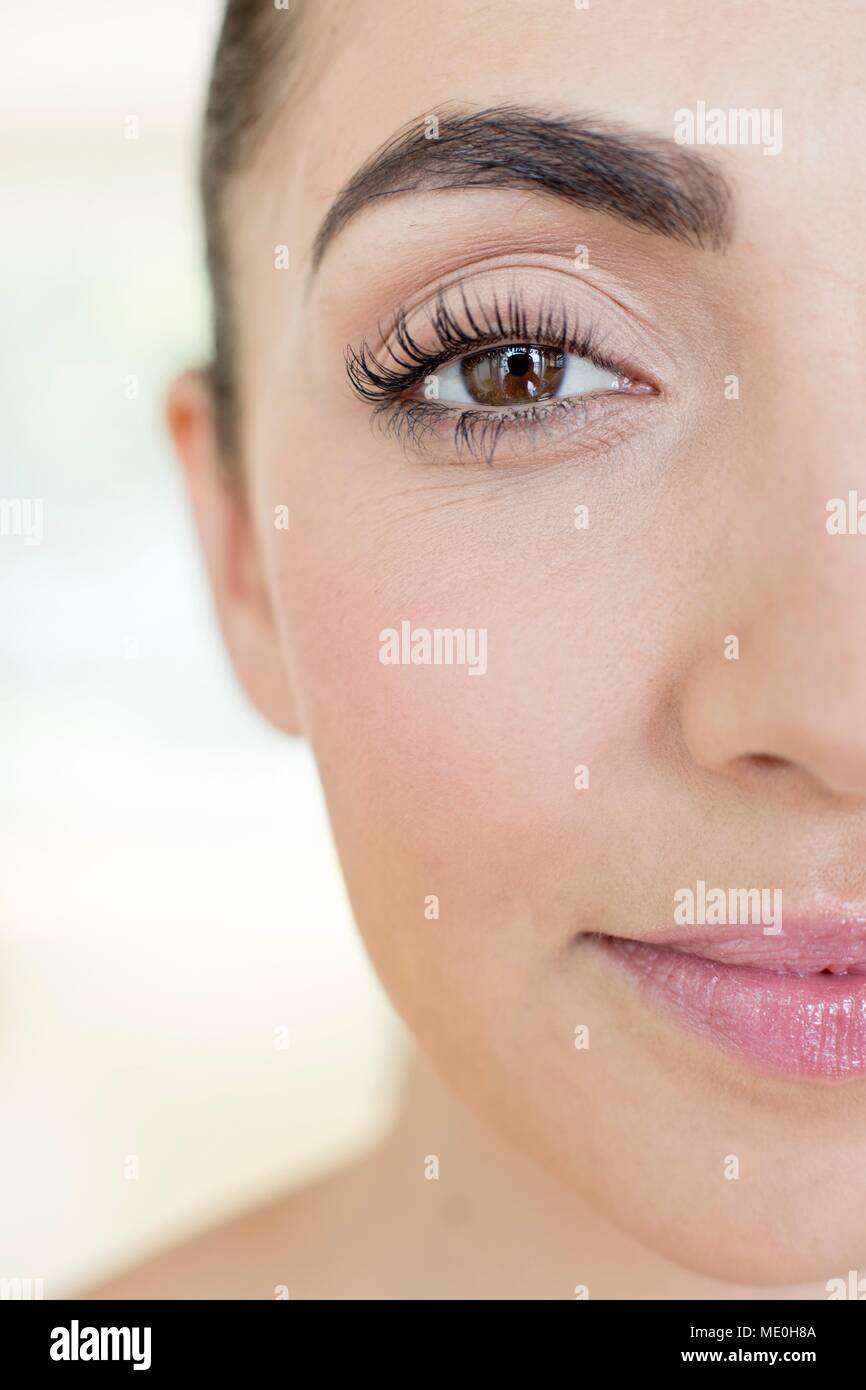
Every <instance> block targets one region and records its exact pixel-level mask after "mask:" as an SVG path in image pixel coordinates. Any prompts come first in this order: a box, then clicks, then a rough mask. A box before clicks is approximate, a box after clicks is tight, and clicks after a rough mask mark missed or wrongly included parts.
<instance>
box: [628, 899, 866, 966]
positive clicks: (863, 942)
mask: <svg viewBox="0 0 866 1390" xmlns="http://www.w3.org/2000/svg"><path fill="white" fill-rule="evenodd" d="M632 940H637V941H639V942H640V944H642V945H644V946H656V947H660V948H667V949H673V950H677V951H681V952H684V953H686V954H688V955H695V956H702V957H703V958H704V959H705V960H712V961H718V962H719V963H720V964H722V965H739V966H749V967H752V968H753V969H756V970H766V971H769V972H772V973H778V974H792V975H819V974H821V973H822V972H830V973H832V974H834V975H844V974H853V975H866V913H864V915H863V916H858V917H856V918H845V919H844V920H843V919H833V920H831V919H828V918H823V917H822V918H818V919H809V918H805V917H799V918H792V919H790V920H789V919H787V918H785V919H783V921H782V930H781V932H779V933H778V934H776V935H767V934H765V932H764V929H763V927H762V926H760V925H755V926H749V925H742V924H739V925H731V926H706V925H700V926H694V927H682V926H677V927H669V928H666V929H665V930H663V931H660V932H652V933H651V934H647V935H645V936H641V937H640V938H632Z"/></svg>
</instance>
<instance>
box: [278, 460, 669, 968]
mask: <svg viewBox="0 0 866 1390" xmlns="http://www.w3.org/2000/svg"><path fill="white" fill-rule="evenodd" d="M454 487H455V483H454V482H453V481H452V482H450V483H449V485H448V489H447V495H448V496H449V497H453V490H454ZM466 487H467V489H468V490H469V491H468V494H467V498H466V501H465V502H464V500H463V499H462V498H461V499H460V500H459V501H458V502H457V503H456V504H455V505H451V506H450V507H445V506H441V505H437V506H432V507H431V504H430V500H429V498H428V497H426V496H423V495H422V496H414V497H411V498H409V499H408V500H407V499H406V498H405V496H404V497H403V498H402V499H401V501H400V503H399V505H394V504H389V503H388V502H387V501H385V502H383V501H382V499H379V502H378V506H377V507H376V506H374V505H373V504H369V509H368V510H365V506H367V504H364V503H363V502H357V501H356V500H355V499H351V501H352V505H351V506H347V499H346V495H345V492H344V493H343V494H342V501H341V504H338V503H337V499H336V498H335V497H331V498H330V499H329V503H330V505H329V506H328V507H322V506H321V505H319V506H317V507H316V510H315V512H312V511H307V512H305V513H304V514H303V519H302V521H299V524H298V525H296V526H295V527H294V529H293V531H292V532H291V533H290V538H291V540H290V544H284V543H283V541H282V539H281V538H279V537H277V538H275V540H274V542H273V550H272V574H273V584H274V590H275V593H276V595H277V605H278V612H279V618H280V623H281V627H282V630H283V639H284V641H285V643H286V646H287V648H288V650H289V653H290V658H291V664H292V667H293V673H294V677H295V681H296V684H297V686H298V689H299V692H300V698H301V704H302V707H303V713H304V719H305V724H306V728H307V731H308V733H309V736H310V739H311V741H312V743H313V746H314V751H315V754H316V758H317V761H318V764H319V768H320V772H321V776H322V780H323V784H324V788H325V793H326V796H327V799H328V804H329V809H330V812H331V818H332V823H333V827H334V833H335V837H336V840H337V844H338V848H339V851H340V856H341V860H342V863H343V867H344V871H345V873H346V877H347V881H348V885H349V889H350V893H351V895H352V899H353V905H354V908H355V911H356V915H357V917H358V921H359V925H360V927H361V929H362V931H363V932H364V934H365V936H367V938H368V940H369V938H370V937H371V936H373V937H374V938H377V939H378V940H379V942H380V943H381V946H382V949H383V950H384V949H385V944H386V941H387V949H389V950H392V951H396V950H399V952H400V954H401V955H403V954H405V953H408V952H411V951H414V950H420V949H422V948H421V946H420V944H419V943H418V942H417V938H416V934H415V933H414V932H411V931H407V930H406V928H405V924H407V923H411V922H414V921H416V920H423V915H422V914H423V905H424V900H425V898H426V897H428V896H429V895H433V894H435V895H437V896H438V897H439V898H440V903H441V904H443V908H442V911H443V920H444V904H445V903H446V902H447V904H448V923H449V928H445V927H444V926H443V929H442V930H446V929H451V930H454V932H455V933H461V932H462V933H463V934H464V935H465V934H466V933H467V932H469V933H470V934H471V929H472V928H473V926H479V927H480V925H481V924H483V923H485V922H488V921H496V922H498V924H499V927H498V931H499V940H500V948H501V943H502V939H503V937H504V936H505V935H506V933H507V930H508V928H507V922H508V920H509V918H510V916H512V915H513V914H515V913H519V912H521V911H523V910H525V909H526V908H527V906H531V907H533V908H534V909H535V910H537V909H538V908H539V904H544V905H545V906H546V907H548V908H549V907H550V905H551V904H553V903H555V902H557V901H558V900H559V899H562V901H563V904H564V906H563V911H572V912H573V910H574V902H575V896H576V889H578V888H579V886H580V885H581V883H586V882H587V881H588V882H589V883H590V884H594V883H596V882H598V880H599V876H600V875H599V868H600V865H601V861H602V860H603V858H604V857H605V855H606V854H608V853H609V850H608V848H607V840H608V838H609V836H608V835H607V834H606V833H605V834H603V833H602V820H600V817H599V808H600V806H601V807H603V806H607V805H611V806H613V805H614V804H615V803H616V800H617V798H619V799H620V801H622V800H627V798H624V797H623V783H624V779H626V778H627V776H628V775H629V774H628V768H629V767H630V766H631V765H633V762H634V759H633V758H632V757H631V753H632V752H633V747H630V744H633V741H634V739H636V738H639V737H640V729H641V727H642V723H643V719H644V711H643V710H642V708H641V707H642V705H643V704H644V703H645V701H646V690H647V681H646V677H647V668H646V652H645V651H644V650H643V647H642V644H641V643H640V642H639V641H637V640H636V637H637V634H636V633H634V632H633V631H632V628H633V626H634V625H635V624H637V623H639V622H640V621H641V608H642V605H641V604H640V603H639V602H637V601H636V599H635V595H634V593H633V591H632V589H631V587H630V583H629V576H628V567H627V566H625V567H624V566H623V565H622V563H621V561H620V560H619V558H618V557H616V556H612V555H610V554H608V555H604V554H601V553H599V552H598V551H596V552H595V553H592V552H591V551H590V544H591V543H590V542H588V540H587V537H586V534H585V533H584V534H583V535H582V536H581V535H579V536H576V537H575V536H574V535H573V531H574V528H573V521H572V515H573V507H572V506H571V499H570V498H569V497H568V495H567V493H566V494H563V493H562V492H555V491H554V490H552V489H549V490H548V491H546V492H545V491H544V490H542V492H541V494H540V497H539V499H538V501H537V503H536V510H535V514H534V515H533V516H532V522H533V525H534V529H535V531H536V533H539V532H540V535H541V539H539V538H538V535H537V534H536V535H535V536H531V535H528V534H527V529H528V521H527V517H526V515H525V514H523V513H521V511H520V509H519V508H516V507H514V506H512V505H511V504H509V503H507V502H504V501H503V500H502V494H501V493H499V494H497V498H496V500H495V501H492V502H491V505H490V507H489V508H485V507H484V506H483V505H482V503H481V501H479V500H477V498H478V497H483V496H484V495H485V494H484V493H483V490H482V488H481V486H480V485H479V484H478V483H477V482H473V481H472V480H467V482H466ZM473 489H474V495H475V497H476V500H472V496H473ZM522 496H523V498H524V499H527V498H529V497H530V494H529V492H528V491H527V490H526V489H523V491H522ZM437 501H438V496H437ZM306 505H307V506H308V507H310V506H312V504H311V503H307V504H306ZM383 512H387V513H388V515H387V521H383V519H382V513H383ZM569 527H570V530H571V532H572V534H570V533H569V529H568V528H569ZM545 533H549V534H548V538H547V539H544V536H545ZM334 537H339V542H337V541H335V540H334ZM323 538H324V539H323ZM581 547H582V549H581ZM643 616H644V618H645V613H644V614H643ZM404 623H408V624H410V644H409V651H408V654H410V655H411V653H412V650H413V647H412V640H411V639H412V638H414V639H415V640H417V639H418V635H419V633H422V634H423V633H425V632H426V633H429V634H431V635H432V637H433V639H434V640H435V633H436V630H437V629H439V630H440V631H441V630H443V629H448V630H451V631H458V632H463V633H465V634H466V643H467V647H466V650H467V657H468V661H467V664H464V665H460V664H454V665H448V664H443V665H435V664H431V665H427V664H402V658H403V656H404V655H406V654H407V650H406V648H405V646H404V638H403V624H404ZM387 630H390V631H393V632H394V633H395V634H396V635H397V639H398V640H397V646H396V649H395V650H394V651H386V652H385V653H384V654H386V655H389V656H397V657H398V658H400V660H398V662H397V664H383V661H382V659H381V657H382V655H383V641H382V637H381V634H382V633H383V632H385V631H387ZM472 634H474V638H473V635H472ZM482 634H483V635H482ZM422 640H423V638H422ZM473 644H474V645H473ZM414 650H415V652H416V654H417V651H418V649H417V647H416V648H414ZM481 652H484V654H485V657H486V669H485V670H484V671H483V674H482V673H480V667H481V665H482V664H483V663H482V662H480V661H479V660H478V659H477V658H478V657H479V654H480V653H481ZM422 654H423V653H422ZM458 654H459V645H458ZM473 654H474V656H475V658H476V662H475V664H476V666H477V667H478V668H479V673H478V674H472V673H470V664H469V662H470V661H471V660H472V657H473ZM624 731H626V735H627V736H626V737H624ZM578 767H586V768H587V769H588V773H587V774H583V773H577V769H578ZM602 768H603V769H604V777H603V778H602V777H601V776H599V777H598V786H597V787H596V786H595V785H594V784H592V777H593V769H596V771H597V772H598V770H599V769H602ZM586 776H588V777H589V780H590V783H591V785H592V794H591V796H590V794H589V793H588V792H587V791H586V790H585V789H584V788H583V786H580V787H576V785H575V782H576V780H577V781H579V782H581V783H582V782H583V781H584V780H585V777H586ZM609 872H610V871H609V869H608V870H607V872H606V875H605V876H609ZM569 900H570V906H569ZM548 915H549V916H550V914H548ZM559 916H561V913H554V914H553V915H552V916H551V917H550V920H551V927H550V930H551V933H552V934H555V933H558V932H559V931H560V923H559V920H558V918H559ZM401 936H402V937H403V940H402V941H401ZM370 944H371V947H372V948H373V949H374V950H375V942H374V941H371V942H370ZM454 947H455V950H456V952H457V955H458V956H459V954H460V952H461V950H462V949H463V946H462V941H461V940H455V942H454ZM491 968H493V967H492V966H491Z"/></svg>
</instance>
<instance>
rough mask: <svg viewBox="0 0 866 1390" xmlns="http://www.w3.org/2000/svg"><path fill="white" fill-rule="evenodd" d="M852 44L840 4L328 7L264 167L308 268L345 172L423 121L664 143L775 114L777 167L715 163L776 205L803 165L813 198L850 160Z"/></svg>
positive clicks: (856, 37)
mask: <svg viewBox="0 0 866 1390" xmlns="http://www.w3.org/2000/svg"><path fill="white" fill-rule="evenodd" d="M698 11H699V14H698ZM864 44H866V7H863V8H862V9H861V7H852V6H850V5H847V4H846V3H845V0H829V3H827V4H825V5H822V6H815V5H814V4H812V3H811V0H777V3H774V4H773V5H772V6H761V5H752V4H739V5H738V4H734V5H731V4H714V3H703V4H701V5H700V6H696V5H695V4H694V0H660V3H654V4H653V5H652V6H651V7H648V6H647V4H646V0H606V2H605V3H603V2H602V0H589V5H588V8H586V9H582V8H578V6H577V5H576V4H575V3H573V0H546V3H544V4H535V5H528V4H526V3H525V0H437V3H436V4H430V3H428V0H373V2H372V3H369V4H363V5H362V4H349V3H345V0H337V3H328V4H326V5H324V6H323V7H315V8H313V7H311V9H310V11H309V13H308V14H306V15H305V24H304V41H303V48H302V51H301V53H300V55H299V63H300V68H301V81H300V84H299V86H298V88H297V94H296V96H295V98H294V99H293V100H292V101H291V103H290V104H289V106H288V107H287V108H286V110H285V111H284V112H282V113H280V115H279V117H278V120H277V123H276V126H275V129H274V132H273V139H272V141H271V142H269V153H270V155H271V158H269V159H268V160H267V166H268V170H269V173H270V176H271V177H272V178H276V179H277V180H278V181H279V182H280V183H281V184H282V185H283V187H284V188H285V189H286V190H287V194H288V198H289V202H290V207H291V223H292V230H293V236H294V238H295V240H296V242H297V248H298V251H299V252H300V253H301V254H306V253H307V252H308V250H309V248H310V247H311V245H312V243H313V241H314V239H315V236H316V232H317V230H318V228H319V226H320V225H321V222H322V220H323V219H324V217H325V216H326V214H327V211H328V209H329V207H330V205H331V203H332V202H333V200H334V198H335V197H336V195H337V193H338V192H339V190H340V188H341V187H342V186H343V185H344V184H345V183H346V182H347V180H348V179H350V178H351V176H352V175H353V174H354V172H355V171H356V170H357V169H358V168H359V167H360V166H361V165H362V164H363V163H364V162H365V160H367V159H368V158H369V157H370V156H371V155H372V154H373V153H374V152H375V151H376V150H377V149H379V148H380V147H381V146H382V145H383V144H385V143H386V142H387V141H388V140H389V139H391V138H392V136H393V135H394V133H395V132H396V131H397V130H399V129H401V128H402V127H404V126H405V125H406V124H407V123H411V122H413V121H417V122H418V123H419V124H420V123H423V120H424V117H425V116H426V115H428V114H430V113H435V112H437V111H440V110H442V109H444V108H448V107H455V106H456V107H458V108H462V109H466V108H484V107H486V106H490V105H497V104H500V103H503V102H518V103H520V104H521V105H525V106H527V107H532V108H535V109H536V110H543V111H550V112H552V113H556V114H559V113H563V114H568V115H576V114H580V115H585V114H589V115H595V114H597V115H600V116H602V117H605V118H612V119H614V120H617V121H622V122H625V123H627V124H630V125H634V126H635V127H637V128H638V129H641V130H645V131H648V132H652V133H654V134H657V135H660V136H663V137H672V135H673V133H674V128H675V117H676V113H677V111H678V110H681V109H684V108H685V109H694V108H696V106H697V104H698V102H701V101H702V102H703V103H704V104H705V105H706V106H708V107H719V106H722V107H725V108H730V107H748V108H766V109H774V108H778V109H780V110H781V111H782V113H783V117H784V121H785V139H786V142H789V143H788V148H787V149H786V156H785V157H784V158H783V159H781V160H771V159H767V158H764V159H761V152H760V151H756V150H754V149H750V150H731V149H722V150H719V151H718V152H717V153H718V156H719V158H720V161H721V162H722V163H723V164H725V165H731V166H733V168H734V169H735V171H736V175H737V177H738V178H740V179H742V180H743V181H744V183H745V186H746V187H747V188H748V186H749V184H750V183H751V182H754V183H755V184H756V186H757V189H758V190H760V189H761V188H765V189H767V190H768V191H769V193H770V195H771V196H773V197H775V196H776V192H777V187H778V185H779V182H780V180H782V179H783V178H784V176H785V171H786V170H787V171H789V173H790V171H792V169H793V168H794V166H795V165H796V166H797V167H798V169H799V173H800V174H802V173H803V172H804V168H803V162H804V160H808V161H809V162H810V163H809V172H810V175H811V176H812V177H813V178H814V179H815V180H816V181H817V182H818V183H819V184H820V183H821V182H824V181H826V179H827V178H829V176H830V174H831V172H832V171H833V170H835V169H836V168H837V167H838V164H839V160H840V155H841V152H842V151H843V150H844V149H845V148H846V147H850V146H851V144H852V142H851V140H850V132H851V131H852V130H854V129H856V128H857V111H856V107H857V104H858V101H859V76H858V73H859V70H860V67H861V62H862V56H863V53H864ZM805 54H808V55H809V66H808V73H807V74H805V77H806V78H807V80H804V70H803V61H804V55H805ZM831 96H832V100H831ZM714 153H716V152H714ZM828 153H829V154H831V155H832V159H831V161H830V166H829V167H828V165H827V154H828ZM774 185H775V186H774ZM816 191H818V192H820V191H821V190H820V189H818V190H816Z"/></svg>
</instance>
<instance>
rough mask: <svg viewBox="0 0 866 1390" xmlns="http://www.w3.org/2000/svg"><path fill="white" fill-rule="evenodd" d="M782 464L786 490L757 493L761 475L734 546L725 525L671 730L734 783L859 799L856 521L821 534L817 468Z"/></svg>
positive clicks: (865, 749)
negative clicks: (708, 608)
mask: <svg viewBox="0 0 866 1390" xmlns="http://www.w3.org/2000/svg"><path fill="white" fill-rule="evenodd" d="M861 437H862V436H861ZM786 442H787V443H788V444H789V445H792V444H793V441H791V440H790V439H789V440H788V441H786ZM810 443H811V444H812V447H813V448H814V441H810ZM847 448H848V451H849V455H850V453H851V451H852V443H851V440H850V439H849V440H848V441H847ZM810 452H811V451H810ZM813 457H814V455H813ZM787 459H788V460H789V467H788V478H789V486H788V487H787V489H785V488H781V489H780V488H779V486H778V474H776V475H775V476H776V482H775V484H773V485H771V486H769V487H767V486H766V482H767V474H769V476H771V477H772V476H773V471H774V470H773V469H772V468H769V469H767V470H766V473H765V483H764V486H763V488H762V492H763V496H762V497H761V499H760V501H759V499H756V498H755V497H754V495H753V496H752V497H750V499H749V502H750V504H751V505H753V506H755V507H756V508H757V514H758V515H759V516H761V517H763V518H764V523H763V524H762V525H761V524H759V525H758V526H755V525H752V524H749V525H747V526H741V527H740V542H739V544H738V543H737V529H736V526H734V527H733V528H732V529H733V539H732V543H731V544H732V548H731V552H730V554H729V559H728V564H727V565H726V566H724V567H723V571H724V572H723V573H722V574H721V575H720V576H718V575H717V579H716V581H715V584H714V587H715V592H716V595H717V600H716V603H715V604H714V606H713V607H714V611H713V614H712V618H711V620H710V621H709V622H708V623H707V624H706V626H705V633H704V634H703V635H702V636H701V638H700V641H699V643H698V644H697V645H696V649H694V650H693V654H692V658H691V664H690V666H689V667H688V670H687V674H686V676H685V678H684V680H683V683H682V685H681V709H680V718H681V725H682V732H683V736H684V739H685V743H686V745H687V748H688V751H689V753H690V755H691V758H692V759H693V760H694V762H695V763H697V764H698V765H700V766H701V767H703V768H705V769H708V770H711V771H712V772H714V773H715V774H718V775H724V776H726V777H730V778H734V779H736V780H739V781H741V782H742V781H743V780H747V781H749V780H751V781H753V780H754V779H755V778H756V777H757V776H758V775H759V774H760V773H764V774H766V772H767V770H768V769H774V770H776V771H777V772H778V771H779V770H780V769H785V770H786V772H787V774H788V780H789V781H790V780H791V779H796V780H798V781H799V782H800V783H802V784H803V785H804V786H808V788H809V789H810V790H811V792H812V793H815V792H816V791H819V792H820V793H822V794H824V795H826V796H833V797H845V798H860V797H866V534H864V535H861V534H859V532H858V531H857V530H856V517H853V518H852V525H853V528H854V529H853V533H849V532H848V531H847V529H846V532H845V533H844V534H836V533H835V532H834V531H832V530H828V524H827V523H828V520H829V519H830V516H829V514H828V511H827V507H828V502H829V500H830V499H829V498H828V491H830V489H828V487H827V481H826V471H827V470H826V465H825V466H824V468H823V469H822V468H818V467H813V468H812V469H811V470H809V468H808V461H804V460H803V459H802V452H801V454H800V459H799V460H798V458H797V453H796V451H795V450H793V449H792V450H791V452H788V453H787ZM800 462H803V467H802V468H799V463H800ZM798 470H799V471H798ZM857 471H861V477H860V480H859V481H860V496H861V497H863V498H866V476H864V474H863V472H862V470H858V469H857V468H856V467H855V466H854V464H853V460H852V459H851V458H850V457H849V464H848V466H847V467H845V468H844V469H840V470H839V472H840V473H841V474H842V475H843V477H844V482H843V483H840V484H839V485H838V486H837V487H836V488H835V489H834V490H835V492H837V493H838V495H839V497H840V499H843V500H844V501H845V503H846V506H847V504H848V501H849V499H848V491H849V485H851V484H852V479H856V473H857ZM822 472H824V474H825V476H824V478H823V479H822V478H821V473H822ZM808 474H810V476H809V477H808V479H807V480H806V481H805V482H804V481H803V480H804V478H806V477H807V475H808ZM837 476H838V475H837ZM793 477H798V478H799V482H798V483H796V484H795V483H792V482H791V481H790V480H791V479H792V478H793ZM864 512H866V507H864ZM711 628H712V629H713V631H712V636H711V637H709V636H707V635H706V634H707V633H709V631H710V629H711ZM726 639H727V640H726Z"/></svg>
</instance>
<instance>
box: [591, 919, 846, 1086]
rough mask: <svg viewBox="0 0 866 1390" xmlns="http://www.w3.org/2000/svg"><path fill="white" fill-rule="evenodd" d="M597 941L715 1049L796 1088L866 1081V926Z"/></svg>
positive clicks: (830, 924)
mask: <svg viewBox="0 0 866 1390" xmlns="http://www.w3.org/2000/svg"><path fill="white" fill-rule="evenodd" d="M685 930H686V932H688V935H686V934H685V933H684V929H683V928H682V927H678V928H677V929H676V930H675V931H668V932H664V933H658V934H654V935H653V936H652V937H651V938H644V939H641V940H636V939H633V938H630V937H610V936H604V937H602V936H596V937H595V938H594V940H595V941H596V942H597V943H598V945H599V946H600V947H601V949H602V950H604V952H605V953H606V955H607V956H608V957H609V958H613V959H614V960H615V961H616V962H617V964H618V965H619V966H620V967H621V968H622V969H623V970H625V971H626V972H627V973H628V974H629V975H630V976H631V978H632V979H633V980H634V981H635V982H636V984H637V985H638V987H639V989H640V991H641V993H642V994H643V995H644V997H645V998H647V999H648V1000H649V1001H650V1002H652V1003H654V1004H655V1005H656V1006H658V1007H659V1008H660V1009H662V1011H663V1012H665V1013H667V1014H668V1015H670V1016H672V1017H674V1018H675V1019H677V1020H678V1021H679V1022H680V1023H682V1024H684V1025H685V1026H686V1027H687V1028H688V1029H690V1030H691V1031H692V1032H694V1033H696V1034H698V1036H700V1037H701V1038H703V1039H704V1040H705V1041H708V1042H712V1043H714V1044H715V1045H716V1046H717V1047H719V1048H721V1049H722V1050H723V1051H725V1052H727V1053H729V1054H734V1055H736V1056H737V1057H739V1058H740V1059H741V1060H742V1061H745V1062H747V1063H750V1064H752V1065H753V1066H755V1067H757V1068H758V1069H759V1070H761V1071H765V1072H770V1073H773V1074H775V1075H777V1076H784V1077H786V1078H788V1079H791V1080H807V1079H811V1080H817V1081H828V1082H833V1081H848V1080H851V1079H853V1078H855V1077H859V1076H864V1075H866V920H864V919H861V918H859V917H858V918H856V919H847V920H845V921H838V920H837V921H829V920H827V919H821V920H818V921H812V922H809V921H807V920H805V919H802V918H801V919H798V920H796V921H793V922H792V921H787V920H786V921H785V924H784V927H783V930H782V932H781V933H780V934H779V935H777V936H774V935H765V934H764V933H763V932H762V929H761V927H760V926H755V927H749V926H736V927H714V928H707V927H705V926H701V927H694V928H692V929H691V930H690V931H689V929H688V928H687V929H685Z"/></svg>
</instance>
